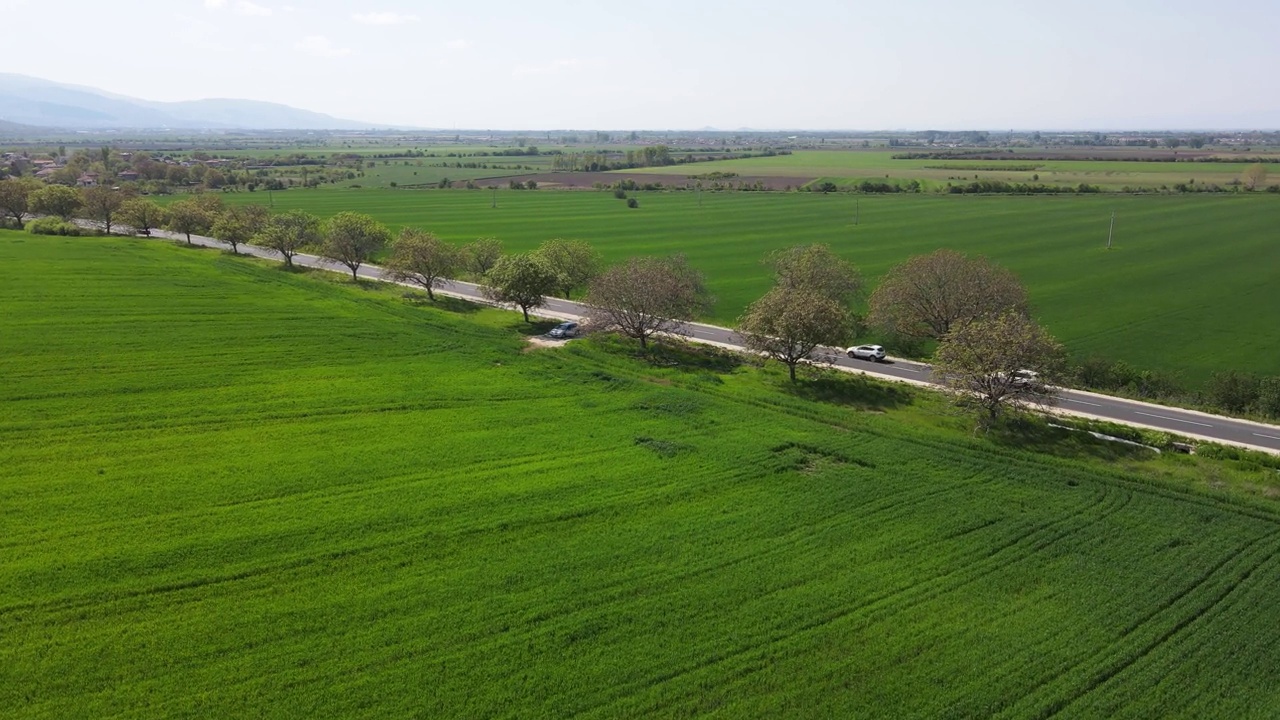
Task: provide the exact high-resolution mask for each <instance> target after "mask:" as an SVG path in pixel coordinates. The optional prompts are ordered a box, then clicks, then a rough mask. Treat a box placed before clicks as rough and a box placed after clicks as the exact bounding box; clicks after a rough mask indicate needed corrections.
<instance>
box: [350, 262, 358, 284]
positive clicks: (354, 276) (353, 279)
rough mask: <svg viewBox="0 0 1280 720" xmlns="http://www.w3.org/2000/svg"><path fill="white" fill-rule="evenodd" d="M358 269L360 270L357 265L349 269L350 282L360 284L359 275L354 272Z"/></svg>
mask: <svg viewBox="0 0 1280 720" xmlns="http://www.w3.org/2000/svg"><path fill="white" fill-rule="evenodd" d="M359 269H360V266H359V265H353V266H352V267H351V282H360V275H359V273H357V272H356V271H357V270H359Z"/></svg>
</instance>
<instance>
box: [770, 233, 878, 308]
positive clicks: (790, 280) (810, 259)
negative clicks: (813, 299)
mask: <svg viewBox="0 0 1280 720" xmlns="http://www.w3.org/2000/svg"><path fill="white" fill-rule="evenodd" d="M765 263H767V264H769V265H772V266H773V269H774V272H775V273H776V280H775V282H776V284H777V286H778V287H780V288H786V289H791V290H801V289H803V290H812V291H814V292H816V293H818V294H820V295H823V296H825V297H829V298H831V299H832V300H834V301H836V302H837V303H839V304H840V305H843V306H847V305H849V304H851V303H853V302H854V301H855V300H857V299H858V297H859V296H861V295H862V276H861V275H860V274H859V273H858V270H857V268H855V267H854V266H853V265H852V264H850V263H849V262H847V261H845V260H842V259H840V258H839V257H838V256H837V255H836V254H835V253H833V252H831V248H830V246H827V245H820V244H814V245H796V246H794V247H789V248H786V249H783V250H778V251H775V252H773V253H770V254H769V255H768V257H766V258H765Z"/></svg>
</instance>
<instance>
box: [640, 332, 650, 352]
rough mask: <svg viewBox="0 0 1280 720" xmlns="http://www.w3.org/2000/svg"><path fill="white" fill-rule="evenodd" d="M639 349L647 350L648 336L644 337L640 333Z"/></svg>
mask: <svg viewBox="0 0 1280 720" xmlns="http://www.w3.org/2000/svg"><path fill="white" fill-rule="evenodd" d="M640 347H642V348H644V349H646V350H648V349H649V336H647V335H645V334H644V333H640Z"/></svg>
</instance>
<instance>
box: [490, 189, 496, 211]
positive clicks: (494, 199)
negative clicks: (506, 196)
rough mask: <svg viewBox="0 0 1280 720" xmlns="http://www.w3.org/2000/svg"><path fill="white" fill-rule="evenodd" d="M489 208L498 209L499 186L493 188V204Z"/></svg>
mask: <svg viewBox="0 0 1280 720" xmlns="http://www.w3.org/2000/svg"><path fill="white" fill-rule="evenodd" d="M489 207H491V208H496V207H498V186H497V185H494V186H493V204H492V205H490V206H489Z"/></svg>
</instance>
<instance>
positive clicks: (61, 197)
mask: <svg viewBox="0 0 1280 720" xmlns="http://www.w3.org/2000/svg"><path fill="white" fill-rule="evenodd" d="M29 203H30V211H31V212H33V213H37V214H40V215H57V216H58V217H60V218H62V219H63V220H70V219H71V216H72V215H75V214H76V211H77V210H79V209H80V193H78V192H76V191H75V189H73V188H69V187H67V186H65V185H46V186H45V187H42V188H40V189H39V190H36V191H35V192H33V193H31V196H30V198H29Z"/></svg>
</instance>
